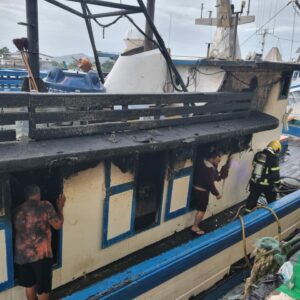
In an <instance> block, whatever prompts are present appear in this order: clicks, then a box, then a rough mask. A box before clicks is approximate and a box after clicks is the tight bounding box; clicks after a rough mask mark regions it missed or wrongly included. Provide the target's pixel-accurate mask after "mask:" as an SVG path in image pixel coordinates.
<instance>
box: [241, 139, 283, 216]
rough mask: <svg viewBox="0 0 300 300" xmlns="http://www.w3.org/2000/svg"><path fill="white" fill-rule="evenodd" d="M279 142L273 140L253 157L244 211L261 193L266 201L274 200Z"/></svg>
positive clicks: (254, 202) (278, 175)
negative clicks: (248, 191) (248, 192)
mask: <svg viewBox="0 0 300 300" xmlns="http://www.w3.org/2000/svg"><path fill="white" fill-rule="evenodd" d="M280 151H281V144H280V142H279V141H277V140H275V141H272V142H270V143H269V144H268V146H267V147H266V148H265V149H264V150H263V151H260V152H257V153H256V155H255V156H254V159H253V171H252V175H251V179H250V183H249V184H250V189H249V190H250V194H249V196H248V199H247V200H246V210H245V212H246V213H249V212H251V210H252V209H253V208H254V207H255V206H256V204H257V200H258V198H259V196H260V195H261V194H264V195H265V197H266V199H267V201H268V203H271V202H273V201H275V200H276V196H277V192H276V187H277V186H278V185H279V183H280V168H279V153H280Z"/></svg>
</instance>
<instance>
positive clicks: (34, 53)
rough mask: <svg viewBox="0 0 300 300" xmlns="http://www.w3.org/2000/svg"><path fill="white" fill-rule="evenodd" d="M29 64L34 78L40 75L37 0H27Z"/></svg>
mask: <svg viewBox="0 0 300 300" xmlns="http://www.w3.org/2000/svg"><path fill="white" fill-rule="evenodd" d="M26 19H27V38H28V53H29V65H30V68H31V71H32V75H33V77H34V78H36V79H38V78H39V77H40V61H39V30H38V3H37V0H26Z"/></svg>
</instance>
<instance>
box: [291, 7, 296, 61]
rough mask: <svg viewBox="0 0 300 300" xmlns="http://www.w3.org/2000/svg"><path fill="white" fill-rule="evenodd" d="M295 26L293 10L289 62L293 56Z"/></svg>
mask: <svg viewBox="0 0 300 300" xmlns="http://www.w3.org/2000/svg"><path fill="white" fill-rule="evenodd" d="M295 24H296V10H294V19H293V31H292V42H291V50H290V60H292V55H293V47H294V38H295Z"/></svg>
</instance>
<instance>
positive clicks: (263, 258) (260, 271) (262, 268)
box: [244, 237, 286, 299]
mask: <svg viewBox="0 0 300 300" xmlns="http://www.w3.org/2000/svg"><path fill="white" fill-rule="evenodd" d="M254 255H255V260H254V265H253V268H252V270H251V275H250V277H249V278H247V280H246V284H245V293H244V295H245V296H244V299H251V298H249V294H250V293H251V290H252V289H253V287H254V286H255V284H256V283H257V282H258V281H259V280H260V279H261V278H263V277H265V276H266V275H268V274H275V273H276V272H277V271H278V270H279V268H280V266H281V265H282V264H283V263H284V262H285V261H286V255H285V254H284V253H283V252H282V249H281V247H280V243H279V242H278V241H277V240H276V239H275V238H273V237H263V238H261V239H259V240H258V241H257V242H256V244H255V251H254Z"/></svg>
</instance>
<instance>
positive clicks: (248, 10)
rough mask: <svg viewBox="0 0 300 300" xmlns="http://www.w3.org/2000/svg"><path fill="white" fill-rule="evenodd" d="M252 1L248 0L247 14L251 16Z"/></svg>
mask: <svg viewBox="0 0 300 300" xmlns="http://www.w3.org/2000/svg"><path fill="white" fill-rule="evenodd" d="M250 3H251V0H248V9H247V16H249V14H250Z"/></svg>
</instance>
